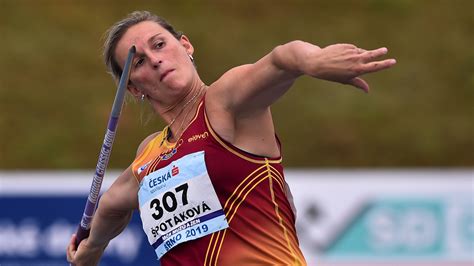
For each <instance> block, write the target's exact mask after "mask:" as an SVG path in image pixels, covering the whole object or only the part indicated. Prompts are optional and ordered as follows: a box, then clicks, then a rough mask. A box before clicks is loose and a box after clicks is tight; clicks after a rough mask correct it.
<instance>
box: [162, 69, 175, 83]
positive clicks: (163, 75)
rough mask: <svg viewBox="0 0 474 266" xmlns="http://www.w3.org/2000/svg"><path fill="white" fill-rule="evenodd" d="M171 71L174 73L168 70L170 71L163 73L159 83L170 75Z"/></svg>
mask: <svg viewBox="0 0 474 266" xmlns="http://www.w3.org/2000/svg"><path fill="white" fill-rule="evenodd" d="M173 71H174V69H170V70H167V71H165V72H164V73H163V74H161V76H160V81H162V80H163V79H164V78H165V77H166V76H168V74H169V73H171V72H173Z"/></svg>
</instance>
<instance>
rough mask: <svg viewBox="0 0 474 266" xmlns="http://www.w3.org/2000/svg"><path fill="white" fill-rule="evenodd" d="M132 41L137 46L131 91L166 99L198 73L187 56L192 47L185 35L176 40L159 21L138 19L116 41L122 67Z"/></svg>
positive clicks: (182, 87) (160, 99) (163, 100)
mask: <svg viewBox="0 0 474 266" xmlns="http://www.w3.org/2000/svg"><path fill="white" fill-rule="evenodd" d="M132 45H135V47H136V49H137V52H136V55H135V57H134V59H133V61H132V68H131V74H130V85H129V90H130V91H131V92H132V94H134V95H136V96H139V95H141V94H144V95H145V96H147V97H148V98H149V99H154V100H156V101H158V102H167V100H168V99H173V98H175V97H176V96H177V95H180V94H181V92H182V91H183V90H184V89H186V88H189V87H190V85H191V83H192V81H193V79H194V78H195V76H196V75H197V73H196V70H195V68H194V65H193V63H192V61H191V60H190V58H189V55H191V54H192V53H193V51H194V49H193V47H192V45H191V43H190V42H189V40H188V38H187V37H186V36H183V37H181V39H180V40H178V39H176V38H175V37H174V36H173V35H172V34H171V33H170V32H169V31H167V30H166V29H164V28H163V27H162V26H161V25H159V24H158V23H155V22H152V21H144V22H141V23H138V24H136V25H134V26H132V27H130V28H129V29H128V30H127V32H126V33H125V34H124V35H123V37H122V39H120V41H119V42H118V44H117V48H116V50H115V55H116V58H117V63H118V64H119V65H120V66H122V68H123V65H124V64H125V60H126V57H127V54H128V50H129V48H130V47H131V46H132Z"/></svg>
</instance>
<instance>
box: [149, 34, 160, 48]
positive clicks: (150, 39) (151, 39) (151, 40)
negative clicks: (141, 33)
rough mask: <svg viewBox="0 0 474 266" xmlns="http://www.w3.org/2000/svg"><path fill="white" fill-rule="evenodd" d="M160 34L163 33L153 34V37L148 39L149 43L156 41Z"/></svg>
mask: <svg viewBox="0 0 474 266" xmlns="http://www.w3.org/2000/svg"><path fill="white" fill-rule="evenodd" d="M160 34H161V33H157V34H155V35H153V36H151V37H150V38H149V39H148V44H150V45H151V44H152V43H153V42H154V41H155V39H156V37H158V35H160Z"/></svg>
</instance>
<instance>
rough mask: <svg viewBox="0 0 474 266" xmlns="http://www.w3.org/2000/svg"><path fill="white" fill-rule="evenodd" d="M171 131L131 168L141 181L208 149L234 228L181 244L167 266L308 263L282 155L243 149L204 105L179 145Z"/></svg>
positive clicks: (169, 256)
mask: <svg viewBox="0 0 474 266" xmlns="http://www.w3.org/2000/svg"><path fill="white" fill-rule="evenodd" d="M167 130H168V129H167V128H165V129H164V130H163V131H162V132H161V133H160V134H158V135H157V136H156V137H155V138H154V139H153V140H151V141H150V142H149V143H148V145H147V146H146V147H145V149H144V150H143V152H142V153H141V154H140V155H139V156H138V157H137V159H136V160H135V161H134V162H133V164H132V169H133V173H134V175H135V177H136V178H137V180H138V181H139V182H141V181H142V179H143V178H144V177H146V176H148V175H150V174H152V173H153V172H155V171H158V170H160V169H162V168H164V167H167V166H169V165H170V164H171V163H172V162H173V161H175V160H178V159H180V158H182V157H183V156H186V155H188V154H192V153H196V152H200V151H204V153H205V157H204V161H205V165H206V167H207V172H208V174H209V177H210V180H211V183H212V186H213V187H214V190H215V192H216V194H217V197H218V200H219V202H220V204H221V205H222V208H223V210H224V213H225V217H226V219H227V222H228V225H229V227H228V228H227V229H224V230H220V231H217V232H214V233H212V234H209V235H206V236H203V237H201V238H198V239H195V240H191V241H188V242H184V243H181V244H179V245H177V246H175V247H173V248H172V249H170V250H169V251H168V252H167V253H166V254H165V255H164V256H163V257H162V258H161V259H160V262H161V264H162V265H164V266H166V265H305V264H306V262H305V259H304V257H303V255H302V253H301V250H300V248H299V244H298V238H297V236H296V230H295V215H294V213H293V211H292V208H291V205H290V202H289V200H288V196H289V195H287V193H288V192H287V187H286V182H285V179H284V176H283V167H282V165H281V157H278V158H264V157H259V156H255V155H252V154H249V153H246V152H245V151H242V150H240V149H238V148H236V147H234V146H233V145H231V144H229V143H227V142H226V141H225V140H223V139H222V138H220V137H219V136H218V135H217V134H216V133H215V132H214V131H213V129H212V127H211V125H210V124H209V121H208V120H207V117H206V114H205V103H204V101H202V102H201V103H200V105H199V107H198V109H197V112H196V114H195V116H194V118H193V120H192V122H191V123H190V125H189V126H188V127H187V129H186V130H185V131H184V133H183V134H182V136H181V138H180V139H179V140H178V141H177V142H176V143H169V142H168V141H167V139H166V136H167Z"/></svg>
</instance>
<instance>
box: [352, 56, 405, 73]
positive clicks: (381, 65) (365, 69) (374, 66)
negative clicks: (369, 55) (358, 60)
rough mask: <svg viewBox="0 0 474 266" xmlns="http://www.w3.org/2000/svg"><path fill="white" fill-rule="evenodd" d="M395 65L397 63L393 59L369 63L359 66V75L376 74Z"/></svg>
mask: <svg viewBox="0 0 474 266" xmlns="http://www.w3.org/2000/svg"><path fill="white" fill-rule="evenodd" d="M396 63H397V61H396V60H395V59H393V58H391V59H385V60H382V61H374V62H370V63H367V64H364V65H362V66H361V68H360V70H361V71H360V72H361V73H360V75H362V74H366V73H372V72H377V71H380V70H383V69H387V68H389V67H391V66H393V65H395V64H396Z"/></svg>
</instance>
